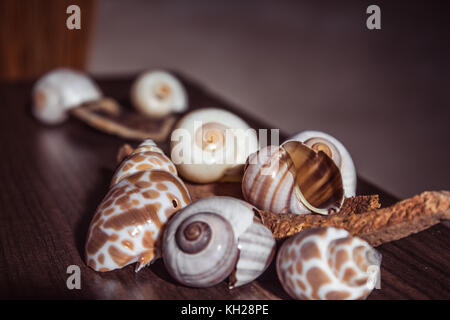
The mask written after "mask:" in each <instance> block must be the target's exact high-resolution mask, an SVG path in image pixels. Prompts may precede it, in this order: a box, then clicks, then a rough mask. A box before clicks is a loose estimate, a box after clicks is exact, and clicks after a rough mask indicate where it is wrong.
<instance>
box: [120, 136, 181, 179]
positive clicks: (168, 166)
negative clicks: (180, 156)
mask: <svg viewBox="0 0 450 320" xmlns="http://www.w3.org/2000/svg"><path fill="white" fill-rule="evenodd" d="M153 169H159V170H164V171H167V172H170V173H172V174H174V175H177V170H176V168H175V166H174V164H173V163H172V161H170V159H169V158H168V157H167V156H166V155H165V154H164V153H163V151H162V150H161V149H160V148H158V146H156V144H155V143H154V142H153V140H151V139H147V140H145V141H144V142H142V143H141V144H140V145H139V146H138V147H137V149H136V150H135V151H133V152H132V153H131V155H129V156H128V157H127V158H126V159H125V160H124V161H122V163H121V164H120V165H119V167H118V168H117V170H116V172H115V173H114V176H113V178H112V181H111V186H113V185H115V184H116V183H118V182H119V181H121V180H122V179H124V178H126V177H128V176H130V175H132V174H134V173H136V172H139V171H144V170H153Z"/></svg>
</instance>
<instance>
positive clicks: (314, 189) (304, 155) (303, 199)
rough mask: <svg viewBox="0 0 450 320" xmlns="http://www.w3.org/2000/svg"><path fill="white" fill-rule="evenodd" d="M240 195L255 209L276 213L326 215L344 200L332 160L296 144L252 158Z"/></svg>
mask: <svg viewBox="0 0 450 320" xmlns="http://www.w3.org/2000/svg"><path fill="white" fill-rule="evenodd" d="M242 192H243V195H244V198H245V199H246V200H247V201H248V202H250V203H251V204H253V205H254V206H256V207H257V208H258V209H261V210H267V211H271V212H276V213H296V214H307V213H310V212H316V213H320V214H328V213H329V212H330V211H331V210H337V209H338V208H339V207H340V206H341V204H342V202H343V199H344V191H343V186H342V177H341V174H340V170H339V169H338V167H337V166H336V164H335V163H334V162H333V160H332V159H331V158H329V157H328V156H327V155H326V154H325V153H324V152H321V151H315V150H313V149H311V148H310V147H308V146H306V145H304V144H302V143H301V142H298V141H289V142H286V143H284V144H283V145H282V146H280V147H276V146H268V147H265V148H263V149H261V150H259V151H258V152H257V153H254V154H252V155H251V156H250V157H249V158H248V160H247V164H246V168H245V172H244V177H243V180H242Z"/></svg>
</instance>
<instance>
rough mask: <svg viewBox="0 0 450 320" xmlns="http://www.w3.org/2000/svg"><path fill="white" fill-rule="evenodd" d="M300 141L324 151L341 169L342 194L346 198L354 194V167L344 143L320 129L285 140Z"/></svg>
mask: <svg viewBox="0 0 450 320" xmlns="http://www.w3.org/2000/svg"><path fill="white" fill-rule="evenodd" d="M292 140H294V141H300V142H303V143H304V144H306V145H307V146H309V147H311V148H312V149H314V150H317V151H319V150H321V151H323V152H325V153H326V154H327V155H328V156H329V157H330V158H332V159H333V161H334V162H335V163H336V166H338V168H339V169H340V170H341V175H342V183H343V185H344V195H345V197H346V198H349V197H354V196H355V194H356V181H357V175H356V169H355V165H354V163H353V160H352V157H351V155H350V153H349V152H348V151H347V149H346V148H345V147H344V145H343V144H342V143H341V142H340V141H339V140H337V139H336V138H334V137H333V136H331V135H329V134H327V133H324V132H321V131H303V132H300V133H297V134H295V135H294V136H292V137H291V138H289V139H288V140H287V141H292Z"/></svg>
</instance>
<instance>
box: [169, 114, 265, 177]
mask: <svg viewBox="0 0 450 320" xmlns="http://www.w3.org/2000/svg"><path fill="white" fill-rule="evenodd" d="M257 149H258V139H257V136H256V132H255V131H254V130H252V129H251V128H250V127H249V126H248V124H247V123H246V122H245V121H244V120H242V119H241V118H239V117H238V116H236V115H235V114H233V113H231V112H229V111H226V110H222V109H216V108H207V109H199V110H195V111H192V112H190V113H188V114H187V115H185V116H184V117H183V118H182V119H181V120H180V121H179V122H178V123H177V125H176V127H175V130H174V131H173V132H172V137H171V159H172V161H173V162H174V163H175V165H176V166H177V169H178V172H179V174H180V176H182V177H183V178H185V179H187V180H189V181H192V182H196V183H210V182H215V181H219V180H223V179H227V178H228V179H230V180H233V179H239V181H240V178H241V175H242V169H243V167H244V163H245V160H246V159H247V157H248V156H249V155H250V154H251V153H253V152H255V151H256V150H257Z"/></svg>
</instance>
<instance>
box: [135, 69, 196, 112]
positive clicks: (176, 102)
mask: <svg viewBox="0 0 450 320" xmlns="http://www.w3.org/2000/svg"><path fill="white" fill-rule="evenodd" d="M131 101H132V103H133V105H134V106H135V108H136V109H137V110H139V111H141V112H142V113H144V114H146V115H148V116H151V117H164V116H166V115H168V114H169V113H171V112H183V111H184V110H186V109H187V106H188V98H187V94H186V90H185V89H184V87H183V85H182V83H181V82H180V81H179V80H178V79H177V78H176V77H175V76H174V75H172V74H170V73H168V72H166V71H160V70H158V71H149V72H145V73H143V74H141V75H140V76H139V77H138V78H137V79H136V81H135V82H134V83H133V86H132V88H131Z"/></svg>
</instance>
